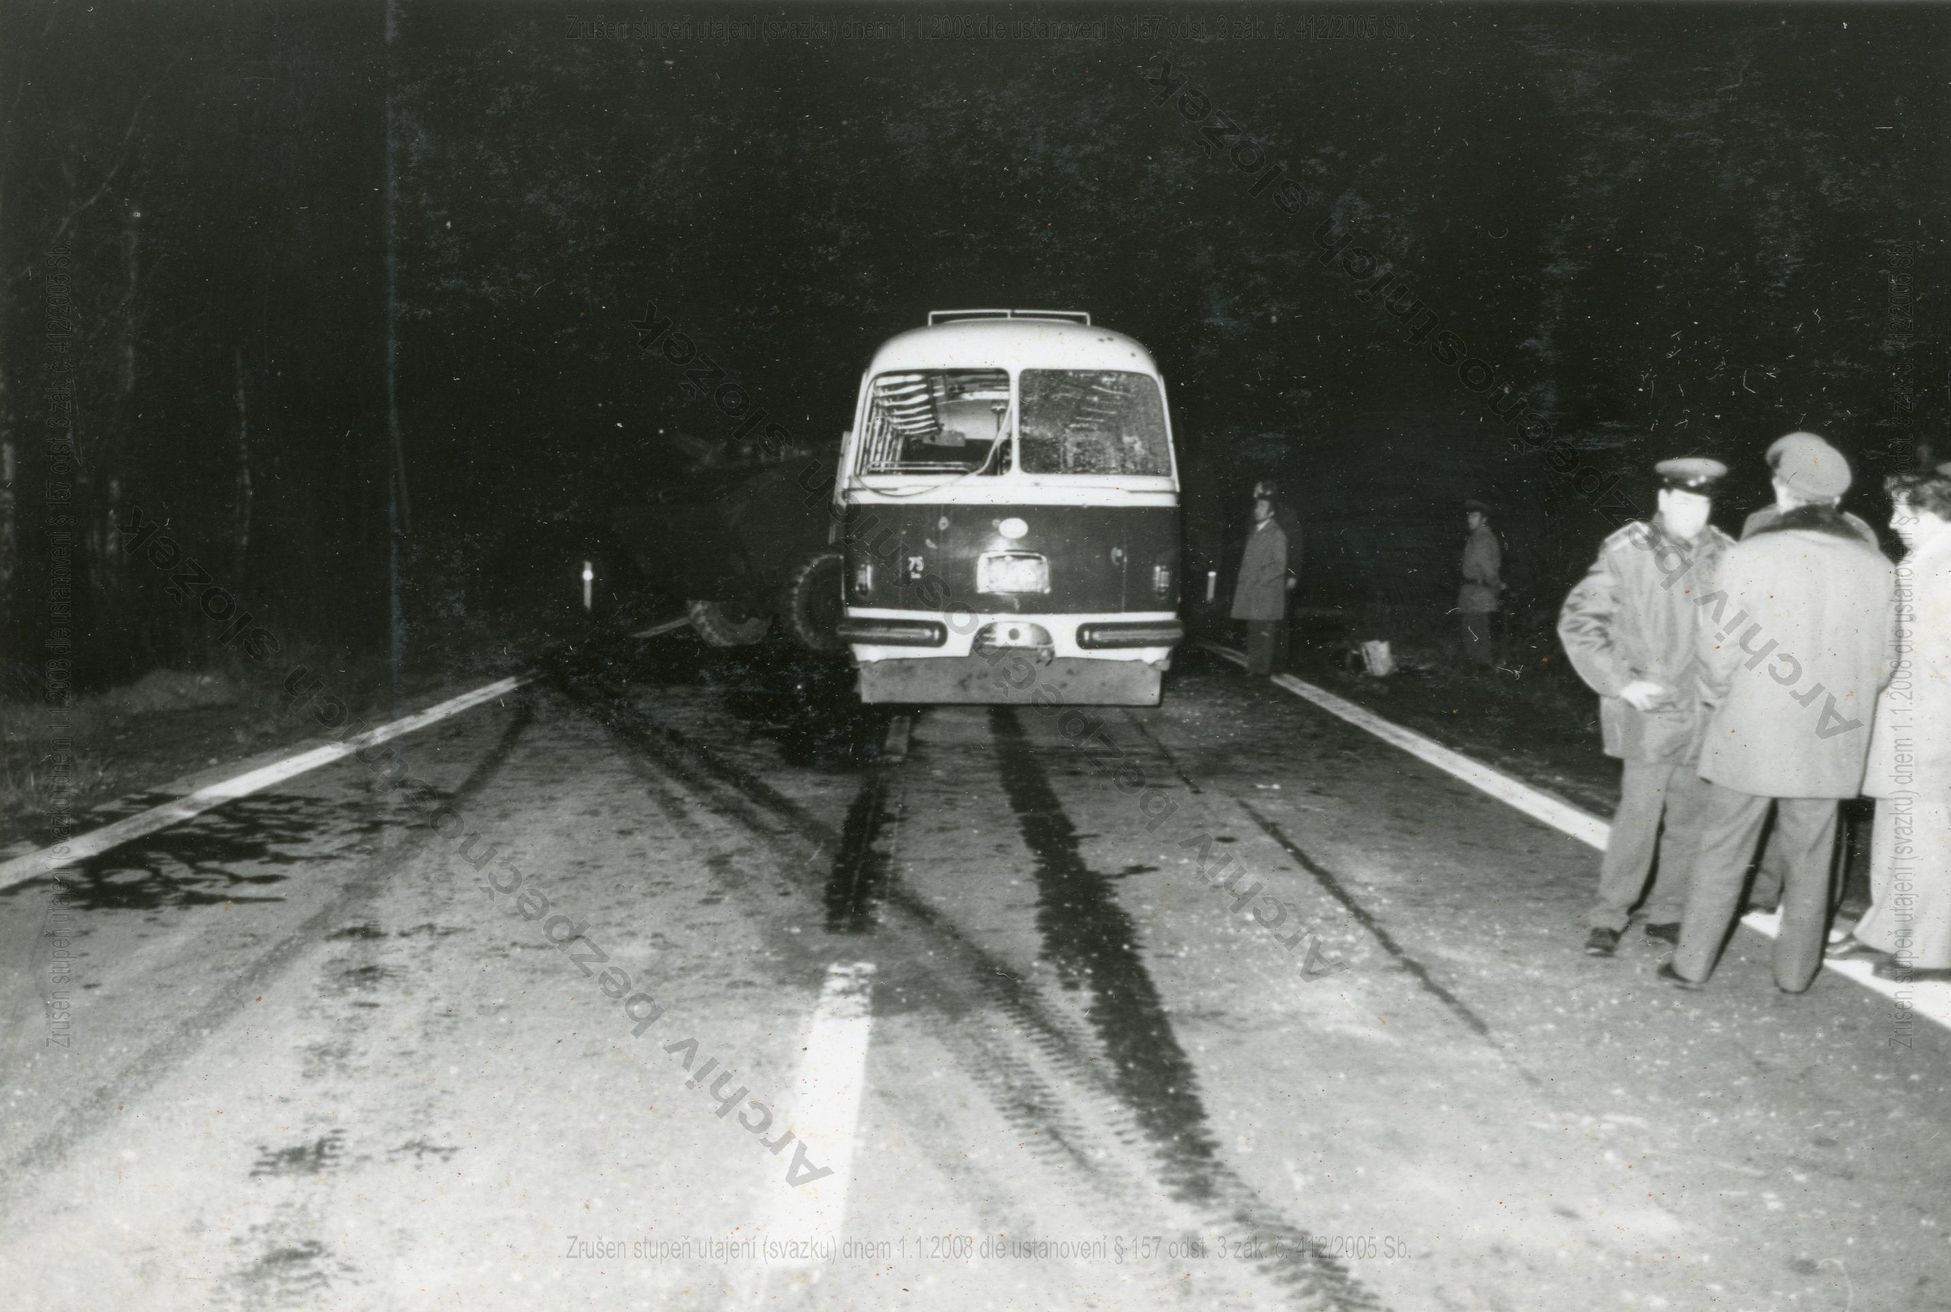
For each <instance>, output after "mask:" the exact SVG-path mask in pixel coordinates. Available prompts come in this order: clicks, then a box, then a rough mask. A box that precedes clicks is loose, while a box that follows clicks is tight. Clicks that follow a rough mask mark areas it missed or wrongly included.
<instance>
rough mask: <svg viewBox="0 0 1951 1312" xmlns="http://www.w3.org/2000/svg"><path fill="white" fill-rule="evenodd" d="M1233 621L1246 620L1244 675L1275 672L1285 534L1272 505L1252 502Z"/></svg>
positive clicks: (1283, 617)
mask: <svg viewBox="0 0 1951 1312" xmlns="http://www.w3.org/2000/svg"><path fill="white" fill-rule="evenodd" d="M1233 618H1234V619H1236V620H1245V621H1246V672H1247V673H1248V674H1254V675H1259V676H1260V677H1262V678H1265V677H1266V676H1267V675H1269V674H1272V673H1273V672H1274V644H1275V640H1276V637H1275V635H1276V630H1277V629H1278V628H1279V627H1280V626H1281V625H1282V624H1285V623H1286V622H1287V535H1286V534H1284V533H1282V532H1281V531H1280V525H1279V524H1276V523H1275V522H1274V503H1273V501H1272V500H1271V499H1270V498H1267V497H1256V498H1254V501H1253V527H1252V528H1251V529H1248V530H1247V535H1246V550H1245V551H1244V552H1242V553H1241V554H1240V577H1239V579H1238V580H1237V581H1236V582H1235V583H1234V585H1233Z"/></svg>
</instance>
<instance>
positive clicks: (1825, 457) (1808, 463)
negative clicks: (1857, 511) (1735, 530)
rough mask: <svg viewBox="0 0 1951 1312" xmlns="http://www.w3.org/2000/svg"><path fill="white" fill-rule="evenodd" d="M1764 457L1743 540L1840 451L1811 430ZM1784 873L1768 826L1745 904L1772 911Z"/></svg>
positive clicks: (1847, 518) (1859, 530) (1787, 505)
mask: <svg viewBox="0 0 1951 1312" xmlns="http://www.w3.org/2000/svg"><path fill="white" fill-rule="evenodd" d="M1767 460H1768V469H1769V472H1770V473H1771V475H1773V481H1774V486H1775V504H1774V505H1772V506H1766V507H1763V508H1762V509H1760V510H1757V511H1755V512H1754V513H1753V514H1752V515H1749V516H1748V518H1747V522H1745V523H1744V524H1742V525H1741V540H1742V541H1743V542H1745V541H1747V540H1748V539H1749V538H1751V537H1753V536H1754V535H1755V533H1756V532H1757V531H1759V530H1761V529H1764V528H1767V527H1768V526H1769V525H1770V524H1773V523H1775V522H1776V521H1777V520H1779V519H1781V517H1782V515H1783V514H1784V513H1786V512H1787V511H1788V510H1790V509H1792V508H1793V507H1794V506H1795V505H1796V504H1797V501H1798V498H1797V496H1796V492H1795V479H1796V478H1797V477H1798V476H1799V477H1801V478H1802V479H1803V480H1804V481H1806V480H1807V479H1808V477H1809V476H1810V475H1811V474H1812V473H1814V472H1815V471H1817V470H1819V469H1821V468H1830V469H1832V470H1833V468H1834V466H1835V464H1836V463H1837V462H1839V461H1842V454H1841V453H1840V452H1838V451H1837V450H1836V448H1835V447H1833V446H1831V445H1829V443H1828V442H1826V441H1824V440H1823V439H1822V438H1820V437H1818V436H1817V435H1816V434H1814V433H1789V434H1787V435H1786V436H1783V437H1778V438H1776V439H1775V440H1774V441H1773V442H1771V443H1770V444H1769V446H1768V454H1767ZM1844 465H1845V468H1847V462H1844ZM1842 520H1843V523H1845V524H1847V525H1848V526H1849V528H1850V529H1851V531H1853V532H1854V533H1855V534H1856V535H1857V536H1858V537H1860V538H1862V539H1863V540H1864V541H1865V542H1867V543H1869V544H1870V545H1871V546H1873V547H1875V546H1877V545H1878V544H1877V536H1876V530H1875V529H1873V528H1871V527H1870V526H1869V525H1868V524H1866V523H1864V522H1863V521H1862V520H1861V519H1859V518H1857V517H1856V516H1855V515H1852V514H1850V513H1849V512H1848V511H1847V510H1845V511H1843V512H1842ZM1786 873H1787V865H1786V863H1785V862H1784V861H1783V859H1782V845H1781V843H1780V842H1779V841H1778V840H1777V839H1776V837H1775V832H1774V830H1772V829H1771V830H1769V832H1768V837H1767V838H1766V839H1764V840H1762V845H1761V862H1760V864H1759V865H1758V866H1757V867H1756V870H1755V882H1754V888H1753V889H1752V890H1751V891H1750V892H1749V895H1748V904H1749V905H1750V906H1751V907H1753V908H1754V909H1756V910H1758V911H1773V910H1774V909H1775V904H1776V903H1777V902H1779V901H1781V897H1782V877H1783V876H1784V875H1785V874H1786ZM1841 892H1842V885H1841V884H1840V883H1838V884H1837V886H1836V894H1837V895H1839V896H1840V894H1841Z"/></svg>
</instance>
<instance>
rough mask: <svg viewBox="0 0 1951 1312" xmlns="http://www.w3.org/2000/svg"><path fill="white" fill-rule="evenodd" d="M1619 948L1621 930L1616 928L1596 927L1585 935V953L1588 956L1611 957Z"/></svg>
mask: <svg viewBox="0 0 1951 1312" xmlns="http://www.w3.org/2000/svg"><path fill="white" fill-rule="evenodd" d="M1618 950H1619V931H1618V930H1616V929H1595V930H1593V931H1592V932H1591V933H1589V934H1587V935H1586V936H1585V955H1586V956H1588V957H1609V956H1611V955H1612V954H1613V953H1614V952H1616V951H1618Z"/></svg>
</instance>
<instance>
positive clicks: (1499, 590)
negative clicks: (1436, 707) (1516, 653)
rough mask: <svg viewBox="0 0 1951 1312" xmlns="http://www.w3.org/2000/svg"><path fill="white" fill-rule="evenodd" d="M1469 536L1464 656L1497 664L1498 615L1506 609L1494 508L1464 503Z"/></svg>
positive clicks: (1461, 596)
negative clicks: (1491, 517)
mask: <svg viewBox="0 0 1951 1312" xmlns="http://www.w3.org/2000/svg"><path fill="white" fill-rule="evenodd" d="M1463 515H1464V520H1465V522H1466V523H1467V524H1468V525H1469V533H1468V534H1467V535H1466V536H1465V537H1464V539H1463V561H1462V565H1461V569H1462V572H1463V584H1462V586H1461V587H1459V588H1458V589H1457V597H1456V608H1457V613H1458V615H1459V616H1461V617H1462V618H1461V623H1462V626H1463V654H1464V656H1465V657H1467V658H1468V659H1469V660H1471V661H1472V662H1474V663H1475V664H1478V665H1495V664H1497V629H1496V623H1497V621H1496V615H1497V612H1498V610H1499V609H1500V608H1501V607H1502V606H1503V604H1504V602H1503V595H1504V580H1503V577H1502V575H1503V572H1504V547H1503V544H1502V543H1500V542H1499V541H1498V540H1497V530H1495V529H1493V528H1492V527H1491V526H1490V507H1489V506H1487V505H1485V504H1484V503H1483V502H1481V501H1474V500H1473V501H1466V502H1464V503H1463Z"/></svg>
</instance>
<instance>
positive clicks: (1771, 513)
mask: <svg viewBox="0 0 1951 1312" xmlns="http://www.w3.org/2000/svg"><path fill="white" fill-rule="evenodd" d="M1767 460H1768V469H1769V473H1770V474H1771V475H1772V478H1773V482H1774V485H1775V504H1774V505H1772V506H1764V507H1762V508H1761V509H1760V510H1757V511H1755V512H1754V513H1753V514H1752V515H1749V516H1748V518H1747V521H1746V522H1745V523H1743V524H1742V525H1741V538H1742V540H1743V541H1746V540H1747V539H1748V538H1751V537H1753V536H1754V534H1755V530H1757V529H1761V528H1766V527H1767V526H1768V525H1770V524H1772V523H1774V522H1775V521H1776V520H1778V519H1780V518H1781V517H1782V515H1783V513H1784V512H1786V511H1788V510H1790V509H1792V508H1793V507H1794V506H1795V505H1797V504H1799V502H1800V501H1802V500H1806V498H1801V497H1798V496H1797V495H1796V488H1795V483H1796V479H1797V478H1800V479H1802V480H1803V481H1804V482H1806V481H1807V480H1808V479H1809V477H1810V476H1811V475H1812V474H1814V473H1816V472H1817V471H1818V470H1820V469H1823V468H1828V469H1830V470H1832V471H1833V469H1834V466H1835V465H1836V463H1837V462H1838V461H1842V460H1843V457H1842V453H1841V452H1840V451H1838V450H1836V448H1835V447H1833V446H1831V445H1829V443H1828V442H1826V441H1824V440H1823V439H1822V438H1820V437H1818V436H1817V435H1816V434H1814V433H1789V434H1787V435H1786V436H1783V437H1778V438H1776V439H1775V440H1774V441H1773V442H1771V443H1769V444H1768V455H1767ZM1843 466H1844V468H1845V469H1847V468H1848V462H1846V461H1843ZM1832 477H1833V473H1832ZM1842 516H1843V522H1844V523H1845V524H1847V525H1849V526H1850V528H1852V529H1854V530H1855V532H1856V534H1857V536H1858V537H1860V538H1862V539H1863V540H1864V541H1865V542H1867V543H1869V544H1870V545H1871V546H1873V547H1874V546H1876V545H1877V537H1876V530H1875V529H1873V528H1871V527H1870V526H1869V525H1868V524H1865V523H1864V522H1863V521H1862V520H1861V519H1858V518H1857V517H1856V516H1855V515H1852V514H1850V513H1849V512H1848V511H1847V510H1845V511H1843V512H1842Z"/></svg>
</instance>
